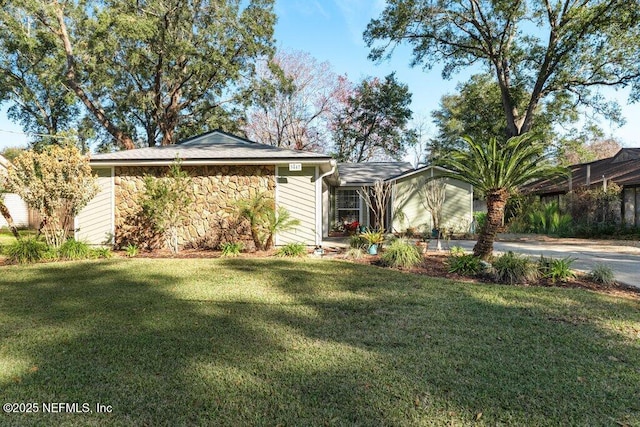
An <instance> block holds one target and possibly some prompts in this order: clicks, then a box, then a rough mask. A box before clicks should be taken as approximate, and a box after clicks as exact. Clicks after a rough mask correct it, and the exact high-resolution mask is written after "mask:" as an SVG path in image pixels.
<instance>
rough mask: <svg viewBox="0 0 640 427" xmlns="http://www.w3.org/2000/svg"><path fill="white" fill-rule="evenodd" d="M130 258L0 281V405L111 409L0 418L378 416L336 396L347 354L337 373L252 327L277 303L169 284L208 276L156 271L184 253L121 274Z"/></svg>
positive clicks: (207, 420)
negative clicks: (204, 295)
mask: <svg viewBox="0 0 640 427" xmlns="http://www.w3.org/2000/svg"><path fill="white" fill-rule="evenodd" d="M130 262H137V261H124V260H112V261H107V262H104V261H103V262H95V263H94V262H88V263H64V264H49V265H40V266H33V267H29V268H28V269H25V271H23V272H22V273H20V274H14V275H12V276H14V277H17V276H19V277H20V279H19V280H18V281H17V282H16V283H6V282H5V283H1V282H0V295H2V298H1V299H0V319H3V320H4V321H3V322H0V338H1V339H2V346H1V347H0V366H2V367H7V370H6V371H5V372H0V401H2V402H3V403H4V402H38V403H42V402H68V403H73V402H79V403H84V402H87V403H90V404H91V408H92V409H94V407H93V405H94V404H96V403H98V402H99V403H101V404H105V405H111V406H112V407H113V412H112V413H110V414H96V413H93V414H43V413H42V406H40V413H38V414H23V415H19V414H10V415H7V414H4V413H2V414H0V424H12V425H16V424H19V425H43V424H51V423H55V424H66V425H91V424H95V425H98V424H100V425H103V424H119V425H120V424H126V425H184V424H195V425H207V424H209V425H211V424H216V425H244V424H266V425H273V424H277V423H286V422H289V421H290V420H292V419H298V420H301V422H303V423H309V424H315V423H317V422H319V421H321V420H323V418H322V417H323V416H324V415H326V416H327V418H326V421H330V420H331V418H330V417H332V416H340V417H341V419H343V420H350V419H356V418H358V417H359V418H360V419H370V420H371V419H376V418H379V417H380V414H379V413H377V412H376V409H375V406H372V405H371V404H372V403H375V402H370V401H366V400H364V401H362V399H360V398H359V397H358V396H357V395H351V394H350V393H347V392H351V391H353V390H354V389H355V388H356V386H355V384H351V383H350V382H351V381H352V378H353V376H354V375H353V372H352V371H353V370H354V369H357V368H351V367H350V362H351V361H350V360H349V357H344V358H342V361H343V362H344V364H345V365H344V366H339V367H338V368H336V369H334V367H333V366H332V365H331V364H329V365H327V367H326V368H323V367H322V366H321V365H316V366H313V367H312V366H311V365H312V364H313V363H311V362H312V361H307V360H302V361H299V362H300V363H299V365H298V366H297V367H296V366H294V365H295V362H296V360H294V361H293V362H294V363H293V365H292V364H291V363H290V362H291V360H290V359H289V358H288V356H287V351H288V350H290V348H289V344H286V343H285V345H284V346H283V343H281V342H280V341H279V340H278V338H277V332H278V331H279V328H277V329H276V330H275V331H270V330H269V329H268V325H267V328H266V329H265V328H263V326H264V325H263V321H264V320H267V323H268V320H269V319H273V318H276V317H278V316H280V311H281V310H280V309H278V308H277V305H275V304H260V303H253V302H250V301H241V300H240V301H238V300H232V301H214V300H207V299H191V298H189V297H188V296H187V297H181V296H178V295H179V294H176V293H175V292H174V291H175V290H176V289H178V290H179V289H180V288H181V287H182V286H183V285H185V284H187V283H188V282H189V281H190V280H191V277H195V276H196V275H200V276H207V275H215V274H217V273H218V272H219V265H216V264H215V263H206V262H200V263H199V265H198V266H197V268H196V267H194V268H193V269H188V268H187V269H186V270H185V271H183V272H181V273H180V274H168V273H166V272H165V271H163V270H162V269H161V268H157V269H155V267H160V266H162V264H163V263H165V262H172V263H175V265H178V263H184V262H185V261H180V260H176V261H167V260H152V261H144V262H140V263H139V264H140V267H139V268H136V269H135V273H136V274H135V275H132V274H131V269H126V268H123V266H126V265H128V264H129V263H130ZM249 264H250V263H249ZM129 265H130V264H129ZM185 265H186V264H185ZM142 269H149V271H148V272H144V271H142ZM5 271H6V270H5ZM15 272H17V270H16V271H15ZM238 286H242V284H241V283H238ZM301 350H302V349H301ZM298 354H303V355H304V353H302V352H299V353H298ZM338 358H339V356H338ZM294 359H295V358H294ZM336 378H339V379H340V381H334V380H333V379H336ZM310 388H312V389H313V391H314V392H315V393H316V394H315V397H312V398H311V397H310V396H311V394H309V393H307V392H308V391H309V390H310ZM335 395H337V396H339V398H340V407H339V408H335V410H334V409H332V410H331V411H328V412H327V414H323V413H319V412H318V410H317V408H319V407H322V405H323V400H322V399H323V398H324V397H327V396H335ZM318 417H320V418H318ZM305 420H306V421H305Z"/></svg>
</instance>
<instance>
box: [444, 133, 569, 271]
mask: <svg viewBox="0 0 640 427" xmlns="http://www.w3.org/2000/svg"><path fill="white" fill-rule="evenodd" d="M463 141H464V142H465V143H466V147H464V148H461V149H456V150H453V151H451V152H449V153H448V154H447V155H445V156H444V157H443V158H441V159H438V160H436V162H435V163H436V164H437V165H438V166H442V167H444V168H446V169H448V170H449V171H450V172H449V173H447V174H446V175H447V176H449V177H452V178H455V179H458V180H461V181H464V182H467V183H469V184H471V185H473V187H474V190H475V191H476V192H478V193H480V194H482V195H484V197H485V198H486V201H487V220H486V221H485V224H484V227H483V228H482V229H481V230H480V234H479V236H478V241H477V243H476V244H475V246H474V247H473V254H474V255H475V256H478V257H480V258H482V259H485V260H486V259H488V258H489V257H491V255H492V253H493V242H494V240H495V238H496V234H497V232H498V229H499V227H500V226H501V225H502V219H503V217H504V208H505V206H506V204H507V201H508V200H509V197H510V196H511V195H512V194H513V193H514V192H515V191H516V190H517V188H518V187H519V186H521V185H523V184H526V183H527V182H530V181H533V180H536V179H540V178H550V177H552V176H558V175H561V174H563V173H564V171H563V169H561V168H559V167H557V166H554V165H553V164H552V163H551V161H550V156H551V154H550V153H549V152H548V151H547V150H546V149H545V148H546V147H545V145H544V144H543V143H541V141H539V140H538V139H537V138H536V136H535V135H533V134H531V133H526V134H524V135H521V136H516V137H513V138H510V139H508V140H507V141H506V142H502V143H501V142H498V140H497V139H496V138H491V139H490V140H489V142H488V143H481V142H478V141H474V140H473V139H471V138H470V137H464V138H463Z"/></svg>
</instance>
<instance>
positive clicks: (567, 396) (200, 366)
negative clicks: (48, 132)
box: [0, 258, 640, 426]
mask: <svg viewBox="0 0 640 427" xmlns="http://www.w3.org/2000/svg"><path fill="white" fill-rule="evenodd" d="M0 273H1V275H2V278H1V279H0V403H7V402H17V403H20V402H23V403H28V402H33V403H37V404H38V405H39V412H38V413H30V414H15V413H12V414H7V413H0V425H153V426H156V425H234V426H235V425H270V426H271V425H354V424H355V425H376V426H377V425H445V424H446V425H450V424H453V425H469V424H473V425H498V424H499V425H527V426H536V425H589V426H596V425H616V424H617V425H640V386H639V385H640V301H639V300H638V299H633V298H620V297H614V296H608V295H603V294H598V293H594V292H590V291H585V290H581V289H560V288H540V287H512V286H503V285H488V284H470V283H456V282H452V281H448V280H442V279H429V278H425V277H424V276H416V275H411V274H405V273H400V272H397V271H393V270H386V269H380V268H376V267H371V266H366V265H357V264H351V263H346V262H340V261H321V260H318V261H316V260H283V259H247V258H241V259H237V258H234V259H206V260H205V259H132V260H130V259H111V260H102V261H86V262H72V263H55V264H39V265H33V266H28V267H25V266H6V267H2V268H1V271H0ZM51 402H64V403H78V404H79V405H82V404H83V403H88V404H89V408H90V410H91V411H93V412H90V413H86V414H85V413H77V414H69V413H43V403H51ZM97 403H101V404H103V405H110V406H111V407H112V412H110V413H97V412H96V411H95V405H96V404H97ZM78 408H80V409H79V410H80V411H82V406H78ZM69 409H74V407H73V406H71V407H70V408H69Z"/></svg>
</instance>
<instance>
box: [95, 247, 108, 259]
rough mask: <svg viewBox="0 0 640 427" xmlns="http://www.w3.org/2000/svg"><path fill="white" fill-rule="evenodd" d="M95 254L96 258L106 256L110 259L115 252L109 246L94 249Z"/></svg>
mask: <svg viewBox="0 0 640 427" xmlns="http://www.w3.org/2000/svg"><path fill="white" fill-rule="evenodd" d="M92 252H93V256H95V257H96V258H105V259H109V258H112V257H113V252H111V249H109V248H95V249H93V250H92Z"/></svg>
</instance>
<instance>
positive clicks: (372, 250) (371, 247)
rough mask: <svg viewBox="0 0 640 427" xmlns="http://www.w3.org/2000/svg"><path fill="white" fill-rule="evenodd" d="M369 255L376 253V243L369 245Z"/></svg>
mask: <svg viewBox="0 0 640 427" xmlns="http://www.w3.org/2000/svg"><path fill="white" fill-rule="evenodd" d="M369 255H378V245H376V244H373V245H371V246H369Z"/></svg>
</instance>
